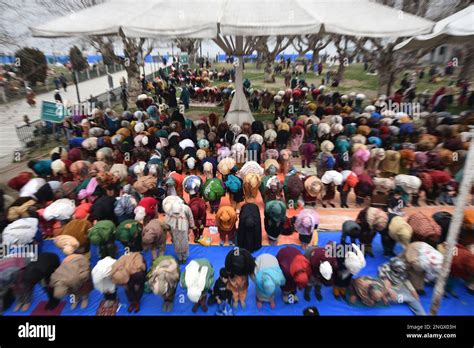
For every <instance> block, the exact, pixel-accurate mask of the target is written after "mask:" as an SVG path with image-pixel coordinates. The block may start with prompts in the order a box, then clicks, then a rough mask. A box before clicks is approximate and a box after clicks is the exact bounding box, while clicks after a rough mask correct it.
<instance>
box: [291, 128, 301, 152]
mask: <svg viewBox="0 0 474 348" xmlns="http://www.w3.org/2000/svg"><path fill="white" fill-rule="evenodd" d="M303 139H304V129H303V128H302V127H301V126H293V127H291V137H290V148H291V152H292V155H293V157H299V156H300V153H299V149H300V146H301V144H303Z"/></svg>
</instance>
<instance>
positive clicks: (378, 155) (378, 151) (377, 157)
mask: <svg viewBox="0 0 474 348" xmlns="http://www.w3.org/2000/svg"><path fill="white" fill-rule="evenodd" d="M384 159H385V149H383V148H373V149H372V150H370V158H369V161H368V162H367V173H368V174H369V175H372V176H378V175H379V174H380V172H381V167H382V162H383V160H384Z"/></svg>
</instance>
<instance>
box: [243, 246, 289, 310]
mask: <svg viewBox="0 0 474 348" xmlns="http://www.w3.org/2000/svg"><path fill="white" fill-rule="evenodd" d="M255 265H256V266H255V271H254V273H253V274H252V276H251V278H252V280H253V281H254V282H255V288H256V297H257V308H259V309H260V308H262V305H263V302H270V307H271V308H272V309H274V308H275V306H276V305H275V294H276V290H277V289H278V287H282V286H284V285H285V282H286V279H285V276H284V275H283V272H282V270H281V268H280V265H279V264H278V260H277V258H276V257H275V256H273V255H271V254H262V255H259V256H258V257H257V258H256V259H255Z"/></svg>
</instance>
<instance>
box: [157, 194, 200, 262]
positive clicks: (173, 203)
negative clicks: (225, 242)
mask: <svg viewBox="0 0 474 348" xmlns="http://www.w3.org/2000/svg"><path fill="white" fill-rule="evenodd" d="M163 210H164V212H165V214H166V218H165V223H166V224H167V225H168V226H170V230H171V236H172V237H173V245H174V250H175V252H176V255H177V256H178V262H179V263H180V264H183V263H184V262H186V259H187V258H188V256H189V229H194V228H195V224H194V218H193V213H192V211H191V208H189V206H187V205H185V204H184V201H183V200H182V199H181V198H180V197H177V196H168V197H166V198H165V199H164V200H163Z"/></svg>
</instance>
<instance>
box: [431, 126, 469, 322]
mask: <svg viewBox="0 0 474 348" xmlns="http://www.w3.org/2000/svg"><path fill="white" fill-rule="evenodd" d="M470 128H471V131H470V133H471V141H470V145H469V152H468V154H467V157H466V162H465V164H464V175H463V178H462V180H461V187H460V188H459V194H458V196H457V197H456V208H455V209H454V214H453V217H452V219H451V223H450V224H449V231H448V236H447V238H446V248H445V252H444V261H443V267H442V269H441V272H440V274H439V276H438V279H437V280H436V285H435V288H434V291H433V298H432V300H431V308H430V315H437V314H438V310H439V306H440V305H441V300H442V299H443V296H444V291H445V287H446V281H447V279H448V277H449V274H450V273H451V263H452V261H453V257H454V256H455V255H456V254H457V250H456V244H457V242H458V238H459V233H460V232H461V224H462V221H463V217H464V209H465V208H466V203H467V196H468V195H469V193H470V192H471V188H472V184H473V181H474V126H470Z"/></svg>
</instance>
